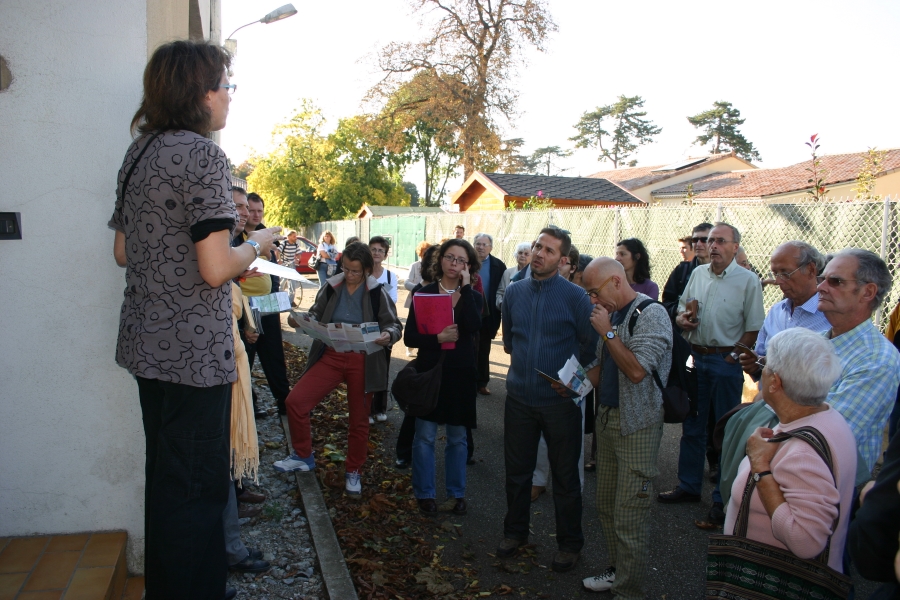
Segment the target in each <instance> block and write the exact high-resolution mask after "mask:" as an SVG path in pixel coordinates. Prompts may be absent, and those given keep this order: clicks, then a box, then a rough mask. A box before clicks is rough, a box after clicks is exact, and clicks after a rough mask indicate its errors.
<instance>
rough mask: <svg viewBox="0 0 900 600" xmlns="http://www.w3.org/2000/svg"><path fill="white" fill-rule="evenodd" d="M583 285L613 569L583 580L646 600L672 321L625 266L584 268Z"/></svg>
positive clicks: (600, 503)
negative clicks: (592, 338) (595, 338)
mask: <svg viewBox="0 0 900 600" xmlns="http://www.w3.org/2000/svg"><path fill="white" fill-rule="evenodd" d="M583 282H584V287H585V288H586V289H587V290H588V292H587V293H588V295H589V296H590V299H591V303H592V304H593V305H594V310H593V312H592V314H591V325H592V326H593V327H594V329H595V330H596V331H597V333H599V334H600V343H599V344H598V345H597V359H598V363H597V365H596V366H593V365H592V366H591V368H590V369H589V371H588V375H589V377H590V378H591V380H592V383H594V384H595V386H596V387H597V398H598V400H599V404H600V406H599V409H598V411H597V419H596V423H595V425H594V427H595V429H594V431H596V433H597V512H598V513H599V516H600V526H601V527H602V528H603V537H604V538H605V539H606V548H607V552H608V554H609V559H610V563H611V564H610V566H608V567H606V568H605V569H603V570H602V571H601V572H600V574H599V575H595V576H594V577H588V578H586V579H585V580H584V582H583V583H584V587H585V588H586V589H587V590H589V591H591V592H604V591H607V590H610V589H611V590H612V592H613V594H614V595H615V596H616V597H617V598H623V599H625V598H643V597H644V595H643V593H642V590H641V582H642V581H643V580H644V579H646V578H647V560H648V555H649V552H648V546H649V544H648V542H649V538H650V482H651V480H652V479H653V478H654V477H656V475H657V474H658V471H657V469H656V457H657V454H658V453H659V442H660V440H661V439H662V432H663V411H662V392H661V391H660V389H659V387H657V384H656V381H655V378H654V377H653V372H654V371H655V372H656V373H657V374H658V375H659V379H660V381H667V380H668V377H669V367H670V366H671V364H672V323H671V321H670V320H669V315H668V313H667V312H666V309H665V308H664V307H663V305H662V304H659V303H658V302H651V303H649V304H646V305H645V303H646V302H648V301H651V300H653V299H651V298H650V297H649V296H646V295H644V294H641V293H638V292H635V291H634V290H633V289H631V286H630V285H629V284H628V279H627V277H626V275H625V269H624V267H623V266H622V265H621V264H620V263H618V262H616V261H615V260H613V259H611V258H597V259H594V260H593V261H592V262H591V264H589V265H588V266H587V268H586V269H585V270H584V279H583Z"/></svg>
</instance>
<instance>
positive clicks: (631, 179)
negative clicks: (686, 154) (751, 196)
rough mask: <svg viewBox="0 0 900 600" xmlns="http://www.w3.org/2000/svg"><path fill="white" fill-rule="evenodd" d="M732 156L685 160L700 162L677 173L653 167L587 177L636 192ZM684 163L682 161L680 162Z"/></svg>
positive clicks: (656, 166)
mask: <svg viewBox="0 0 900 600" xmlns="http://www.w3.org/2000/svg"><path fill="white" fill-rule="evenodd" d="M732 156H733V155H732V154H731V153H730V152H729V153H728V154H709V155H707V156H696V157H693V158H688V159H685V161H689V160H700V161H701V162H698V163H696V164H693V165H691V166H689V167H686V168H684V169H679V170H678V171H659V172H656V173H654V171H657V170H658V169H662V168H663V167H665V166H667V165H654V166H652V167H629V168H627V169H615V170H613V171H600V172H599V173H594V174H593V175H588V177H591V178H594V177H596V178H598V179H608V180H609V181H614V182H615V183H618V184H619V185H621V186H622V187H623V188H625V189H626V190H636V189H640V188H642V187H645V186H648V185H652V184H654V183H658V182H660V181H663V180H666V179H668V178H670V177H675V176H676V175H683V174H685V173H689V172H690V171H693V170H694V169H699V168H700V167H706V166H708V165H710V164H712V163H715V162H718V161H720V160H723V159H726V158H730V157H732ZM738 160H741V159H738ZM682 162H684V161H682ZM747 166H748V167H752V165H751V164H750V163H747Z"/></svg>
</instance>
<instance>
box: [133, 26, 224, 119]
mask: <svg viewBox="0 0 900 600" xmlns="http://www.w3.org/2000/svg"><path fill="white" fill-rule="evenodd" d="M230 66H231V55H230V54H228V51H227V50H225V49H224V48H222V47H221V46H217V45H215V44H211V43H209V42H194V41H187V40H182V41H177V42H169V43H168V44H163V45H162V46H160V47H159V48H157V49H156V51H155V52H154V53H153V56H151V57H150V62H148V63H147V67H146V68H145V69H144V96H143V98H141V105H140V106H139V107H138V109H137V112H136V113H134V118H133V119H131V134H132V135H134V133H135V131H137V132H140V133H142V134H143V133H147V132H148V131H167V130H172V129H184V130H187V131H193V132H194V133H198V134H200V135H203V134H206V133H208V132H209V129H210V119H211V117H212V115H211V114H210V112H209V108H208V107H207V106H206V103H205V102H204V101H203V100H204V97H205V96H206V93H207V92H209V91H211V90H216V89H218V85H219V82H220V81H221V79H222V75H223V74H224V73H225V70H226V69H227V68H228V67H230Z"/></svg>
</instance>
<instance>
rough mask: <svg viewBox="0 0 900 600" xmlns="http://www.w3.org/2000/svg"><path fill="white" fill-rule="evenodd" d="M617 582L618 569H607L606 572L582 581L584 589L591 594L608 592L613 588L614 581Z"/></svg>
mask: <svg viewBox="0 0 900 600" xmlns="http://www.w3.org/2000/svg"><path fill="white" fill-rule="evenodd" d="M615 580H616V568H615V567H607V568H606V570H605V571H603V572H602V573H600V574H599V575H595V576H593V577H585V578H584V579H583V580H582V582H581V583H582V584H584V589H586V590H587V591H589V592H606V591H609V589H610V588H611V587H612V584H613V581H615Z"/></svg>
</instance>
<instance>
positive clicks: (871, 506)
mask: <svg viewBox="0 0 900 600" xmlns="http://www.w3.org/2000/svg"><path fill="white" fill-rule="evenodd" d="M898 481H900V436H897V435H895V436H894V437H893V439H892V440H891V443H890V445H889V446H888V449H887V452H886V453H885V458H884V466H883V467H882V468H881V471H880V472H879V473H878V477H877V478H876V479H875V485H874V486H873V487H872V489H870V490H869V492H868V493H867V494H866V495H865V497H861V498H860V503H861V506H860V508H859V510H858V511H857V512H856V517H855V518H854V519H853V521H852V522H851V523H850V531H849V533H848V534H847V549H848V550H849V552H850V556H851V557H852V558H853V562H854V563H855V564H856V568H857V570H859V574H860V575H862V576H863V577H865V578H866V579H869V580H872V581H895V579H894V556H895V555H896V554H897V547H898V542H897V540H898V535H900V494H898V492H897V482H898Z"/></svg>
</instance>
